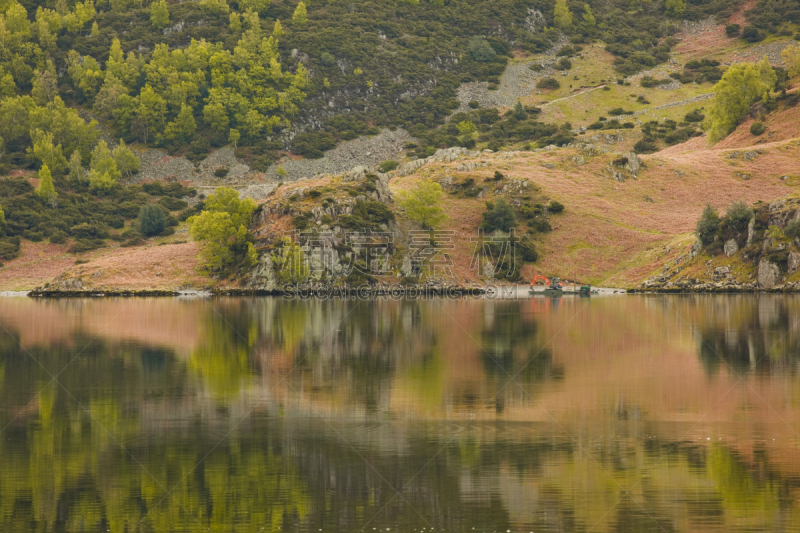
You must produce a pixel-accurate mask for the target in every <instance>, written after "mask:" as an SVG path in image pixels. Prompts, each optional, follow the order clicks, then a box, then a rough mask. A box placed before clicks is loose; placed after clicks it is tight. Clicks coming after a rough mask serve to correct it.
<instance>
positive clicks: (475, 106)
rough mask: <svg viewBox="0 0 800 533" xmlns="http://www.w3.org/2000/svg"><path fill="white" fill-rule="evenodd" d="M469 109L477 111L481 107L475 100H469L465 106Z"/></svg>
mask: <svg viewBox="0 0 800 533" xmlns="http://www.w3.org/2000/svg"><path fill="white" fill-rule="evenodd" d="M467 105H468V106H469V108H470V109H478V108H479V107H480V106H481V103H480V102H478V101H477V100H470V101H469V104H467Z"/></svg>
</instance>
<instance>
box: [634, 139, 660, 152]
mask: <svg viewBox="0 0 800 533" xmlns="http://www.w3.org/2000/svg"><path fill="white" fill-rule="evenodd" d="M633 151H634V152H636V153H637V154H652V153H653V152H657V151H658V145H657V144H656V143H655V142H653V141H650V140H645V139H642V140H641V141H639V142H637V143H636V144H634V145H633Z"/></svg>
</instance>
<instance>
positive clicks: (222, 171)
mask: <svg viewBox="0 0 800 533" xmlns="http://www.w3.org/2000/svg"><path fill="white" fill-rule="evenodd" d="M227 175H228V167H219V168H216V169H214V176H215V177H217V178H224V177H225V176H227Z"/></svg>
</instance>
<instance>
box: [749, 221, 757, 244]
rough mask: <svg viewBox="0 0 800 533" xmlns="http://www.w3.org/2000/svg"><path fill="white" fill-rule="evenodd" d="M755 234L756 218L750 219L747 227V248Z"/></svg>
mask: <svg viewBox="0 0 800 533" xmlns="http://www.w3.org/2000/svg"><path fill="white" fill-rule="evenodd" d="M755 233H756V217H753V218H751V219H750V223H749V224H748V225H747V246H750V244H751V243H752V242H753V235H755Z"/></svg>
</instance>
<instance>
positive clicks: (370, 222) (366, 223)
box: [338, 200, 394, 231]
mask: <svg viewBox="0 0 800 533" xmlns="http://www.w3.org/2000/svg"><path fill="white" fill-rule="evenodd" d="M393 220H394V213H392V211H391V210H390V209H389V208H388V207H386V206H385V205H384V204H382V203H380V202H376V201H373V200H366V201H363V200H358V201H357V202H356V205H355V206H354V207H353V212H352V213H351V214H350V215H342V216H340V217H339V220H338V223H339V224H340V225H341V226H342V227H343V228H345V229H350V230H353V231H365V230H372V231H381V224H386V225H388V224H389V223H391V222H392V221H393Z"/></svg>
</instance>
